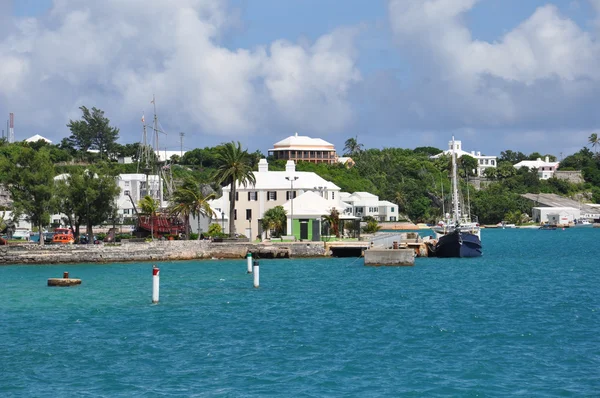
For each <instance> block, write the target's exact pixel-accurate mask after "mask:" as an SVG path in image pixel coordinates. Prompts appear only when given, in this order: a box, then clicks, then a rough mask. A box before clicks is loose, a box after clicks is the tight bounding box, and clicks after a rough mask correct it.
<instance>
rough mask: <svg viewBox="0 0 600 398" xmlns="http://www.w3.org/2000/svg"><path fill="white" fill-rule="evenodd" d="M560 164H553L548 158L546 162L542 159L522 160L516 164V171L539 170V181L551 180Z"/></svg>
mask: <svg viewBox="0 0 600 398" xmlns="http://www.w3.org/2000/svg"><path fill="white" fill-rule="evenodd" d="M559 164H560V162H551V161H550V159H549V157H548V156H546V158H545V159H544V160H542V159H540V158H537V159H536V160H522V161H520V162H519V163H517V164H515V166H514V167H515V169H520V168H521V167H527V168H529V169H534V170H537V171H538V177H539V179H540V180H547V179H549V178H552V176H553V175H554V172H555V171H556V169H557V168H558V165H559Z"/></svg>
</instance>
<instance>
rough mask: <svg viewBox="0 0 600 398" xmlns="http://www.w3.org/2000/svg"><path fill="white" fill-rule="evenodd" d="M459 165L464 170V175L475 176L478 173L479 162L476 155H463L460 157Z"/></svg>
mask: <svg viewBox="0 0 600 398" xmlns="http://www.w3.org/2000/svg"><path fill="white" fill-rule="evenodd" d="M458 167H459V168H460V169H461V170H462V172H463V173H462V174H463V175H464V176H474V175H477V168H478V167H479V163H478V162H477V159H475V158H474V157H472V156H469V155H463V156H461V157H460V158H459V159H458Z"/></svg>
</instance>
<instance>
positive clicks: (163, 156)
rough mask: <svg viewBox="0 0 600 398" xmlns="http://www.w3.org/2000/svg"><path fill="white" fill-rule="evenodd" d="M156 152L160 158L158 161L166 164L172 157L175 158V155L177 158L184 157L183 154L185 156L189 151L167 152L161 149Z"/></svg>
mask: <svg viewBox="0 0 600 398" xmlns="http://www.w3.org/2000/svg"><path fill="white" fill-rule="evenodd" d="M155 152H156V156H157V157H158V161H159V162H164V161H165V160H171V156H173V155H177V156H182V154H183V155H185V153H186V152H187V151H167V150H164V149H160V150H157V151H155Z"/></svg>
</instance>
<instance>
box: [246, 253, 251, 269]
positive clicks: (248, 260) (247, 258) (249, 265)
mask: <svg viewBox="0 0 600 398" xmlns="http://www.w3.org/2000/svg"><path fill="white" fill-rule="evenodd" d="M246 262H247V263H248V273H249V274H251V273H252V253H248V254H246Z"/></svg>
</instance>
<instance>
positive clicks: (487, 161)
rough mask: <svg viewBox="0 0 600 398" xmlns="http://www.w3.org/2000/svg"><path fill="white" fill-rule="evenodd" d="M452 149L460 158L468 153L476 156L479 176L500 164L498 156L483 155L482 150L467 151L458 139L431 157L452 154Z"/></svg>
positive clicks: (435, 157) (473, 156)
mask: <svg viewBox="0 0 600 398" xmlns="http://www.w3.org/2000/svg"><path fill="white" fill-rule="evenodd" d="M452 151H454V152H455V153H456V157H457V158H460V157H462V156H464V155H468V156H471V157H472V158H475V160H477V170H476V174H477V176H478V177H484V176H485V169H487V168H490V167H497V166H498V157H497V156H488V155H482V154H481V152H480V151H477V152H475V151H471V152H466V151H464V150H463V149H462V142H461V141H456V140H454V146H453V144H452V141H449V142H448V149H447V150H445V151H444V152H442V153H439V154H437V155H434V156H432V157H431V158H432V159H437V158H439V157H441V156H450V155H451V154H452Z"/></svg>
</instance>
